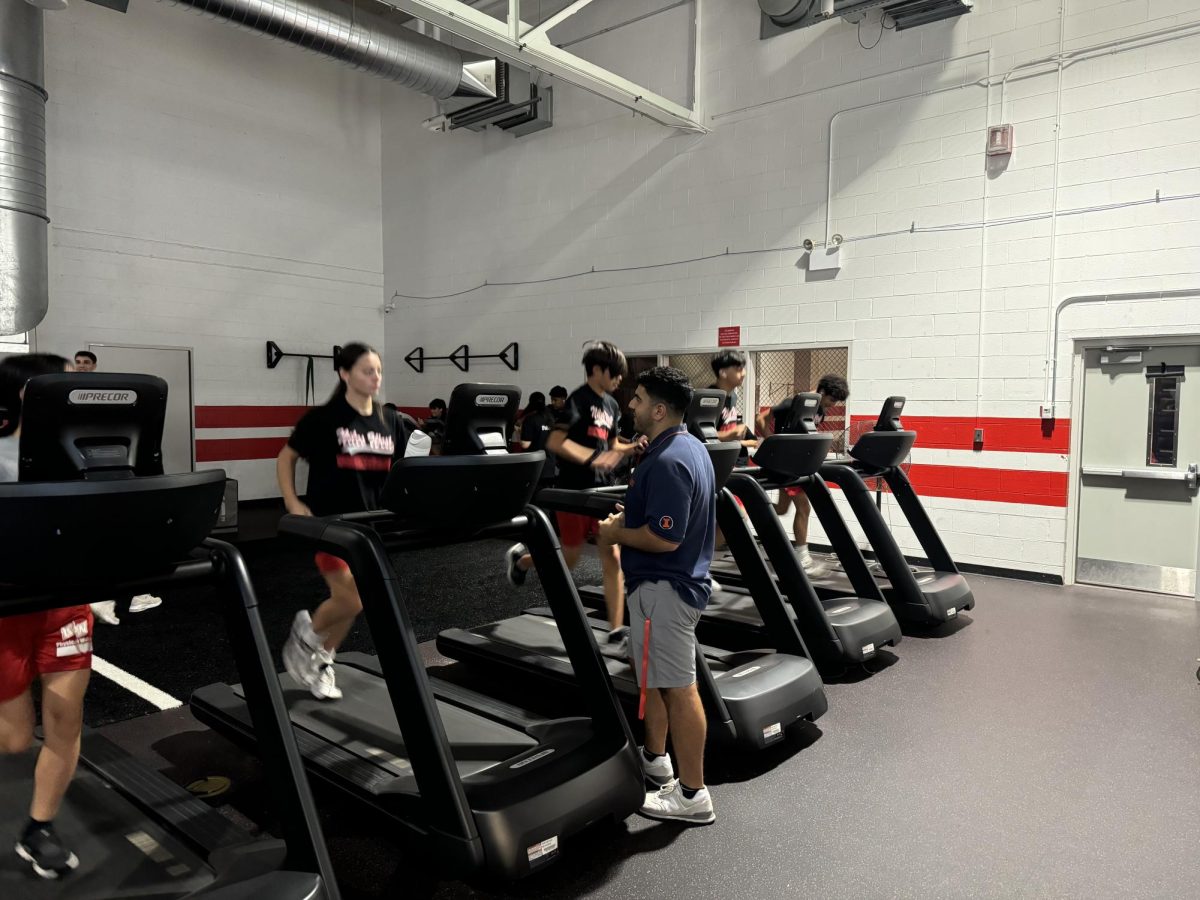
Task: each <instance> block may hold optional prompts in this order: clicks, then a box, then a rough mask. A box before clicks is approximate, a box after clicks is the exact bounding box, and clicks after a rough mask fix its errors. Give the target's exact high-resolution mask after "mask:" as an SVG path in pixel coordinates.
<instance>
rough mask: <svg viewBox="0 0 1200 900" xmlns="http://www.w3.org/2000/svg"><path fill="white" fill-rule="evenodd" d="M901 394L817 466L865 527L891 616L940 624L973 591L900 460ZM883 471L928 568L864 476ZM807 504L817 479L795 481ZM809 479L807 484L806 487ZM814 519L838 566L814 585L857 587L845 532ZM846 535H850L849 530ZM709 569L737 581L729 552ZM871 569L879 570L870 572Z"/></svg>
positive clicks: (904, 437) (824, 592) (903, 447)
mask: <svg viewBox="0 0 1200 900" xmlns="http://www.w3.org/2000/svg"><path fill="white" fill-rule="evenodd" d="M904 402H905V401H904V398H903V397H889V398H888V399H887V401H886V402H885V403H884V406H883V411H882V412H881V414H880V416H879V420H878V422H876V424H875V428H874V429H873V430H872V431H869V432H867V433H866V434H864V435H862V436H861V437H860V438H859V439H858V440H857V441H856V442H855V444H854V446H853V447H851V448H850V450H849V455H848V457H846V458H841V459H837V460H827V461H826V462H825V463H824V464H823V465H822V466H821V468H820V470H819V472H818V474H819V476H820V478H821V479H822V480H823V481H825V482H828V483H830V484H834V485H836V486H837V487H839V488H841V490H842V493H843V495H844V496H845V498H846V501H847V502H848V503H849V504H850V508H851V509H852V510H853V512H854V514H855V517H856V518H857V519H858V522H859V525H861V526H862V529H863V531H864V532H865V533H866V537H867V540H868V541H869V542H870V544H871V548H872V549H873V550H874V551H875V556H876V558H877V560H878V562H879V567H880V569H881V570H882V573H883V575H884V576H885V578H878V580H879V581H880V587H881V588H882V590H883V595H884V597H885V598H886V599H887V601H888V602H889V603H890V604H891V605H892V609H893V611H894V612H895V613H896V616H897V617H898V618H899V619H900V620H901V621H903V622H907V623H911V624H914V625H919V626H930V625H933V626H936V625H941V624H944V623H946V622H948V621H950V620H952V619H954V618H956V617H957V616H958V614H959V613H960V612H962V611H964V610H969V609H972V608H974V606H975V597H974V595H973V594H972V593H971V589H970V586H969V585H968V584H967V581H966V579H965V578H964V577H963V576H962V573H960V572H959V571H958V566H956V565H955V563H954V560H953V559H952V558H951V557H950V553H949V551H948V550H947V549H946V545H945V544H944V543H943V542H942V539H941V536H940V535H939V534H938V532H937V529H936V528H935V527H934V525H933V522H932V521H931V520H930V519H929V516H928V514H927V513H926V512H925V509H924V507H923V506H922V505H921V501H920V498H919V497H918V496H917V494H916V491H914V490H913V487H912V484H911V482H909V480H908V477H907V476H906V475H905V474H904V471H903V469H901V468H900V464H901V463H902V462H903V461H904V459H905V457H906V456H907V455H908V452H909V451H910V450H911V449H912V445H913V443H914V442H915V441H916V437H917V433H916V432H915V431H907V430H905V429H904V426H903V424H902V422H901V420H900V413H901V411H902V410H903V409H904ZM802 427H803V428H805V429H809V430H815V428H816V426H815V424H814V423H813V422H812V421H811V419H809V420H802ZM877 477H878V478H883V479H884V481H886V482H887V484H888V488H889V489H890V490H891V492H892V494H893V495H894V496H895V498H896V501H897V503H898V504H899V506H900V508H901V510H902V511H903V513H904V515H905V517H906V518H907V520H908V523H909V525H910V526H911V527H912V529H913V532H914V533H915V534H916V535H917V540H918V541H919V542H920V544H921V548H922V550H923V551H924V552H925V555H926V557H927V558H928V559H929V561H930V565H931V568H916V569H914V568H913V567H912V566H910V565H909V564H908V561H907V560H906V559H905V558H904V553H903V552H902V551H901V550H900V547H899V545H898V544H897V543H896V539H895V537H894V536H893V535H892V533H891V530H890V529H889V528H888V525H887V522H886V521H885V520H884V518H883V514H882V513H881V512H880V509H879V507H878V506H877V505H876V503H875V499H874V498H873V497H872V496H871V491H870V490H869V489H868V488H867V485H866V483H865V482H864V480H863V479H864V478H877ZM802 487H804V490H805V493H806V494H808V496H809V500H810V501H811V502H812V504H813V509H814V510H815V511H818V514H819V506H820V505H823V503H819V501H818V499H817V497H818V495H819V494H820V493H821V487H817V486H816V485H815V483H814V484H812V485H809V484H805V485H802ZM810 487H811V488H812V489H810ZM819 517H820V519H821V525H822V527H824V528H825V529H826V533H827V535H828V536H829V538H830V541H831V543H832V544H833V545H834V548H835V549H836V550H838V551H839V558H840V560H841V563H842V565H841V567H840V571H839V569H838V567H834V568H833V570H832V571H830V572H828V573H827V574H825V575H822V576H819V577H815V578H813V579H812V583H813V586H814V588H816V590H817V592H818V594H820V595H821V596H823V597H843V596H852V595H854V594H856V593H861V592H862V590H863V588H864V587H865V585H863V584H861V583H860V582H861V573H859V572H857V571H856V569H855V568H854V567H852V566H847V564H846V559H845V557H844V554H843V553H842V552H841V545H842V543H843V542H844V541H845V539H846V537H847V536H848V535H849V532H846V531H845V529H844V528H841V529H839V528H837V525H836V523H834V529H835V530H834V532H830V530H829V528H830V525H829V522H828V521H827V518H826V517H825V516H821V515H820V514H819ZM851 541H852V538H851ZM713 572H714V574H717V575H718V577H720V578H722V579H730V580H731V582H732V583H736V581H737V575H736V572H735V570H734V569H733V567H732V565H731V562H730V560H728V559H723V560H721V561H719V562H714V565H713ZM877 577H878V576H877Z"/></svg>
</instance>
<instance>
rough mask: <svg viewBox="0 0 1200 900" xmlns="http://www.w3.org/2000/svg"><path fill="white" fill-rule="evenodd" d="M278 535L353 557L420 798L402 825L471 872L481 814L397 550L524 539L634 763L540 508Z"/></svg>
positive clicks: (598, 725)
mask: <svg viewBox="0 0 1200 900" xmlns="http://www.w3.org/2000/svg"><path fill="white" fill-rule="evenodd" d="M509 458H510V459H511V458H512V457H509ZM483 459H488V458H487V457H485V458H483ZM491 459H502V457H491ZM279 530H280V533H282V534H287V535H290V536H292V537H296V538H299V539H301V540H302V541H304V542H305V543H306V544H308V545H310V546H312V547H313V548H315V549H318V550H322V551H324V552H326V553H330V554H332V555H334V556H337V557H339V558H341V559H343V560H345V562H346V563H347V564H348V565H349V566H350V571H351V573H352V574H353V576H354V580H355V584H356V585H357V586H358V592H359V596H361V597H362V600H363V611H364V614H365V616H366V619H367V626H368V627H369V628H370V631H371V636H372V639H373V640H374V642H375V648H376V652H377V658H378V662H379V668H380V671H381V673H382V677H383V679H384V682H385V683H386V685H387V689H388V695H389V697H390V698H391V703H392V709H393V712H394V713H395V716H396V722H397V723H398V724H399V726H400V731H401V733H402V734H403V735H404V744H405V749H406V750H407V754H408V762H409V764H410V765H411V766H412V770H413V778H414V779H415V781H416V783H417V789H418V792H419V794H420V798H421V807H422V810H423V819H422V821H421V822H420V823H417V822H405V823H404V824H406V825H408V827H410V829H412V830H413V831H414V832H415V833H417V834H418V835H426V836H435V837H436V838H437V839H439V841H440V844H441V847H440V849H441V850H442V852H443V854H444V855H445V857H446V859H447V861H448V862H450V863H452V864H455V865H457V866H460V867H463V868H465V869H473V868H478V867H481V866H483V865H484V863H485V859H486V857H485V853H484V849H483V841H482V838H481V835H480V831H479V828H478V825H477V822H476V819H475V814H474V813H473V811H472V809H471V806H470V803H469V801H468V798H467V795H466V791H465V789H464V786H463V782H462V779H461V778H460V776H459V773H458V769H457V766H456V765H455V762H454V756H453V753H452V751H451V748H450V742H449V740H448V738H447V736H446V732H445V729H444V727H443V725H442V721H441V717H440V715H439V714H438V710H437V692H436V691H435V690H434V689H433V687H432V685H431V683H430V676H429V674H428V672H427V671H426V669H425V665H424V663H423V662H422V658H421V654H420V650H419V648H418V646H417V640H416V636H415V632H414V630H413V626H412V622H411V619H410V617H409V614H408V607H407V605H406V603H405V601H404V599H403V596H402V593H401V591H400V587H399V582H398V578H397V576H396V573H395V569H394V568H393V567H392V564H391V561H390V559H389V557H388V551H389V550H393V551H395V550H412V549H418V548H423V547H429V546H446V545H448V544H453V543H465V542H469V541H476V540H483V539H486V538H495V537H504V538H515V539H517V540H519V541H521V542H522V543H524V544H525V545H526V546H527V547H528V548H529V551H530V553H531V554H532V555H533V558H534V560H535V563H536V565H537V566H538V572H539V576H540V578H541V580H542V584H543V586H544V587H545V590H546V595H547V599H548V601H549V603H550V607H551V609H552V611H553V612H554V616H555V619H556V620H557V621H558V627H559V633H560V634H561V635H562V638H563V643H564V646H565V648H566V650H567V654H568V656H569V657H570V660H571V664H572V666H574V667H575V669H576V671H577V672H578V673H579V684H580V687H581V691H580V694H581V699H582V700H583V702H584V703H585V705H586V707H587V711H586V715H588V716H589V717H590V719H591V721H592V727H593V728H594V730H595V733H596V737H597V739H600V740H608V741H611V742H612V744H613V745H614V747H618V746H619V745H621V744H623V745H624V747H625V748H626V749H627V750H628V753H629V754H630V756H631V759H632V754H633V753H634V748H635V747H636V744H635V742H634V739H633V734H632V733H631V732H630V730H629V726H628V724H627V723H626V721H625V718H624V716H623V715H622V714H621V712H620V707H619V705H618V700H617V695H616V691H615V689H614V688H613V686H612V683H611V682H610V681H609V678H608V672H607V669H606V668H605V667H604V663H603V660H602V659H601V657H600V652H599V650H598V649H597V647H596V643H595V640H594V639H593V637H592V634H591V628H590V626H589V625H588V623H587V617H586V614H585V612H584V609H583V606H582V604H581V603H580V600H579V594H578V592H577V591H576V589H575V584H574V582H573V581H572V580H571V577H570V573H569V570H568V569H567V566H566V562H565V561H564V560H563V558H562V552H561V549H560V546H559V543H558V537H557V536H556V535H555V533H554V529H553V528H552V527H551V525H550V521H549V520H548V519H547V518H546V514H545V513H544V512H542V510H540V509H538V508H537V507H534V506H526V507H525V509H524V511H523V512H522V513H521V514H520V515H518V516H515V517H513V518H512V519H509V520H505V521H501V522H495V523H491V524H487V525H484V526H482V527H478V528H473V529H470V530H463V529H461V528H452V529H432V530H431V529H429V528H416V527H413V526H412V524H411V522H410V521H409V520H405V519H404V518H402V517H399V516H397V515H396V514H395V513H392V512H388V511H377V512H366V513H353V514H349V515H343V516H329V517H325V518H314V517H302V516H292V515H288V516H284V517H283V518H282V519H281V520H280V523H279ZM555 561H556V562H557V564H555ZM630 811H631V812H632V810H630ZM521 849H524V848H521ZM462 871H463V869H459V872H460V873H461V872H462Z"/></svg>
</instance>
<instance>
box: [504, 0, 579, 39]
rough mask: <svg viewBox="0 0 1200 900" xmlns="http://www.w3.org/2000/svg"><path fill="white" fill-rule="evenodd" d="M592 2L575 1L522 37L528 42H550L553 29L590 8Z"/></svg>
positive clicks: (515, 0)
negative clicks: (587, 7)
mask: <svg viewBox="0 0 1200 900" xmlns="http://www.w3.org/2000/svg"><path fill="white" fill-rule="evenodd" d="M512 2H513V3H520V2H521V0H512ZM591 2H592V0H575V2H574V3H572V4H570V5H569V6H566V7H563V8H562V9H560V10H559V11H558V12H556V13H555V14H554V15H552V16H551V17H550V18H548V19H547V20H546V21H545V22H543V23H542V24H540V25H538V26H536V27H534V28H530V29H529V30H528V31H526V32H525V33H524V34H523V35H521V37H522V38H524V39H525V40H527V41H536V40H543V41H545V40H549V38H548V37H547V35H548V34H549V32H550V29H551V28H555V27H557V26H558V25H561V24H562V23H563V22H565V21H567V19H569V18H571V16H573V15H575V13H577V12H579V11H580V10H581V9H583V8H584V7H585V6H588V5H589V4H590V3H591ZM510 24H511V22H510Z"/></svg>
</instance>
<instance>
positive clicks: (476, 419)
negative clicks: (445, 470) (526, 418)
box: [442, 384, 521, 456]
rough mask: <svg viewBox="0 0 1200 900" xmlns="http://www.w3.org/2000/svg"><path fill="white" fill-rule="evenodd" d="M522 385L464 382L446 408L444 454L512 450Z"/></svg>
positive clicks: (490, 452) (499, 452)
mask: <svg viewBox="0 0 1200 900" xmlns="http://www.w3.org/2000/svg"><path fill="white" fill-rule="evenodd" d="M520 406H521V389H520V388H519V387H517V386H516V385H512V384H460V385H459V386H458V387H456V388H455V389H454V393H452V394H451V395H450V406H449V408H448V409H447V410H446V443H445V447H444V449H443V451H442V453H443V455H444V456H472V455H478V454H481V453H482V454H484V455H486V456H495V455H498V454H501V453H507V452H508V436H509V435H510V434H512V431H513V426H514V425H515V424H516V421H517V410H518V409H519V408H520Z"/></svg>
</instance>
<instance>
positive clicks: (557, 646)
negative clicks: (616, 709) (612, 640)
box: [471, 610, 636, 689]
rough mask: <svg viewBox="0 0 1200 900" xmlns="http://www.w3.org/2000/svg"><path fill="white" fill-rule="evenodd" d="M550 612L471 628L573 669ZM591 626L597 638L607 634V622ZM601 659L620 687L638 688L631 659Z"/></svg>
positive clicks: (533, 659) (531, 657) (534, 656)
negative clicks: (626, 685) (629, 684)
mask: <svg viewBox="0 0 1200 900" xmlns="http://www.w3.org/2000/svg"><path fill="white" fill-rule="evenodd" d="M548 612H549V611H548V610H547V614H546V615H537V614H530V613H524V614H522V615H519V616H513V617H512V618H508V619H501V620H500V621H499V622H490V623H488V624H487V625H480V626H479V627H477V628H472V629H471V633H472V634H476V635H479V636H480V637H484V638H487V639H489V640H492V641H497V642H499V643H502V644H508V645H510V646H512V647H516V648H519V649H520V650H524V651H525V652H526V656H527V658H528V661H529V662H531V663H534V664H536V663H537V661H538V660H540V659H543V658H545V657H549V658H551V659H554V660H557V661H558V662H560V663H562V664H563V665H565V666H566V667H567V669H568V670H571V671H573V670H572V669H571V659H570V657H569V656H567V648H566V647H564V646H563V641H562V636H561V635H560V634H559V633H558V622H556V621H555V620H554V618H553V617H552V616H550V615H549V614H548ZM592 629H593V630H594V631H596V632H597V634H596V641H597V642H598V643H599V642H602V641H603V640H604V637H603V636H602V635H601V632H603V634H604V635H607V633H608V627H607V625H599V624H595V623H593V624H592ZM601 659H602V660H603V662H604V666H605V668H607V669H608V674H609V675H610V676H611V677H612V678H613V679H615V680H616V681H617V682H618V687H619V686H620V684H619V683H620V682H631V683H633V684H634V685H635V689H636V681H635V679H634V677H633V668H632V667H631V666H630V665H629V663H627V662H624V661H622V660H619V659H612V658H611V657H608V656H603V657H601Z"/></svg>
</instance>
